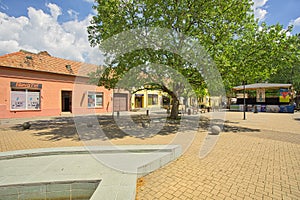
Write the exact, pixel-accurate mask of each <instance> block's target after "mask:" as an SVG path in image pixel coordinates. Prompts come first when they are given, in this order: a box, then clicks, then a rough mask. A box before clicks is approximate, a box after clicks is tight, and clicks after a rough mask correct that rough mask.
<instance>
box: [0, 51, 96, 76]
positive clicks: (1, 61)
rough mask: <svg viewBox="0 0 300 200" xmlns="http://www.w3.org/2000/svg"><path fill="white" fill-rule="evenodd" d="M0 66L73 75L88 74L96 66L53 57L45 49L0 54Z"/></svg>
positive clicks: (93, 70)
mask: <svg viewBox="0 0 300 200" xmlns="http://www.w3.org/2000/svg"><path fill="white" fill-rule="evenodd" d="M0 66H3V67H11V68H18V69H28V70H35V71H42V72H50V73H58V74H67V75H73V76H88V73H89V72H95V71H96V69H97V67H98V66H97V65H93V64H87V63H83V62H77V61H72V60H66V59H63V58H57V57H53V56H51V55H50V54H49V53H48V52H47V51H41V52H39V53H31V52H28V51H24V50H20V51H19V52H15V53H10V54H6V55H3V56H0Z"/></svg>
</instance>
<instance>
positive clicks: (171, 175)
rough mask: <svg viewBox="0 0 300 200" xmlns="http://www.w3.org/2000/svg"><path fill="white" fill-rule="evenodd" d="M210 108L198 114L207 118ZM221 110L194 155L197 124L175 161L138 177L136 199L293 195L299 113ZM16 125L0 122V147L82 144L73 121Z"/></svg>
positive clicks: (298, 181) (126, 139)
mask: <svg viewBox="0 0 300 200" xmlns="http://www.w3.org/2000/svg"><path fill="white" fill-rule="evenodd" d="M210 114H211V113H205V114H202V115H204V116H205V117H208V118H209V117H210ZM242 117H243V114H242V113H240V112H236V113H234V112H228V113H226V118H225V121H226V124H225V128H224V132H222V133H221V134H220V137H219V140H218V142H217V144H216V146H215V147H214V148H213V150H212V151H211V152H210V153H209V154H208V155H207V156H206V157H205V158H202V159H200V158H199V150H200V147H201V145H202V143H203V141H204V139H205V137H206V134H207V130H206V129H204V128H203V127H200V128H199V131H198V133H197V134H196V137H195V139H194V140H193V143H192V145H191V146H190V147H189V149H188V150H187V151H186V152H185V153H184V154H183V155H182V156H181V157H180V158H179V159H177V160H176V161H174V162H172V163H170V164H168V165H167V166H165V167H163V168H161V169H159V170H157V171H155V172H153V173H151V174H149V175H147V176H145V177H142V178H140V179H139V180H138V187H137V196H136V199H138V200H141V199H299V198H300V132H299V130H300V113H295V114H280V113H274V114H273V113H258V114H254V113H247V120H242ZM43 120H44V121H43V123H41V124H34V125H33V127H32V129H29V130H22V129H21V128H20V126H19V125H16V124H21V123H22V120H15V121H11V122H9V123H8V122H6V121H3V120H2V121H1V124H0V150H1V151H11V150H18V149H31V148H47V147H62V146H82V145H84V144H83V142H82V141H80V139H79V138H78V136H77V134H76V129H75V128H74V124H72V123H70V122H71V118H68V120H67V121H64V120H61V121H59V120H58V121H55V123H53V122H51V121H49V123H47V120H49V119H43ZM173 137H174V134H166V135H156V136H153V137H150V138H137V137H132V136H120V135H118V137H112V138H110V141H111V142H112V143H113V144H168V143H169V142H170V140H172V138H173Z"/></svg>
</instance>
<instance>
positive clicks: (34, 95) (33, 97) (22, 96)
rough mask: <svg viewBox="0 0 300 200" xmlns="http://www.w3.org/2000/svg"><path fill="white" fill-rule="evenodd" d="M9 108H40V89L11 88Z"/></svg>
mask: <svg viewBox="0 0 300 200" xmlns="http://www.w3.org/2000/svg"><path fill="white" fill-rule="evenodd" d="M10 99H11V104H10V105H11V110H40V105H41V100H40V90H30V89H13V88H12V89H11V93H10Z"/></svg>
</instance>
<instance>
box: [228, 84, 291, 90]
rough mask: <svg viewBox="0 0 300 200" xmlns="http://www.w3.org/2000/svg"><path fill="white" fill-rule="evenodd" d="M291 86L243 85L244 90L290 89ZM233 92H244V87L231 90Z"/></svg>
mask: <svg viewBox="0 0 300 200" xmlns="http://www.w3.org/2000/svg"><path fill="white" fill-rule="evenodd" d="M291 87H292V84H280V83H255V84H250V85H245V90H257V89H281V88H291ZM232 89H233V90H244V85H240V86H237V87H234V88H232Z"/></svg>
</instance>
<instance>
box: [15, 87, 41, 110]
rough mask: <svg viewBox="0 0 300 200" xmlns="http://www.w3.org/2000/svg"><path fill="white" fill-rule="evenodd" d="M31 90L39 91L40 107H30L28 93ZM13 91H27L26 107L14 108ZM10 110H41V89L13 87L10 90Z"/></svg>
mask: <svg viewBox="0 0 300 200" xmlns="http://www.w3.org/2000/svg"><path fill="white" fill-rule="evenodd" d="M31 91H36V92H38V93H39V97H38V98H39V99H38V101H39V102H38V108H36V109H34V108H28V103H29V102H28V95H29V93H30V92H31ZM13 92H24V93H25V108H22V109H17V108H13V105H12V101H13V100H12V95H13ZM10 110H12V111H24V110H25V111H26V110H31V111H34V110H41V90H39V89H20V88H11V90H10Z"/></svg>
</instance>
